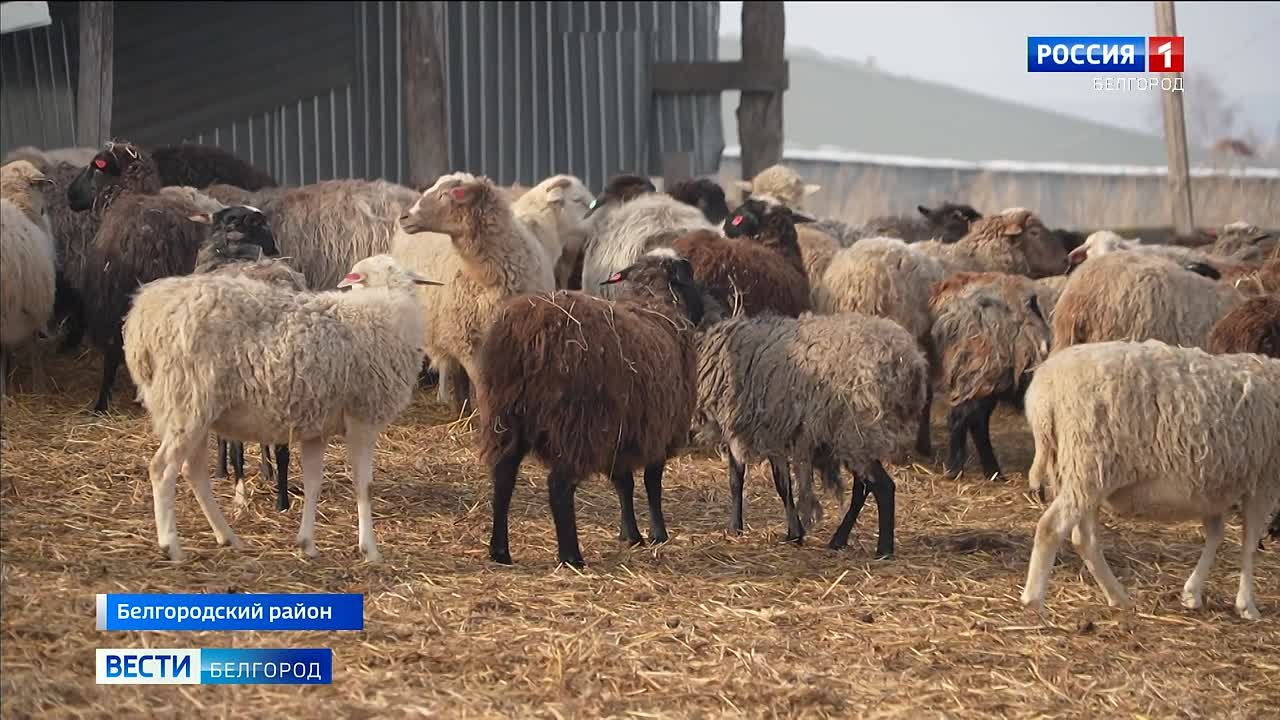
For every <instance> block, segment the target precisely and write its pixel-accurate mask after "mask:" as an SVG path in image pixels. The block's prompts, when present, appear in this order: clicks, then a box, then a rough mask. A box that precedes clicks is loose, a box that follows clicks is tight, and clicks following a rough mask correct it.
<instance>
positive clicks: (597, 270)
mask: <svg viewBox="0 0 1280 720" xmlns="http://www.w3.org/2000/svg"><path fill="white" fill-rule="evenodd" d="M618 181H619V179H618V178H615V179H614V181H613V182H612V183H611V184H619V185H622V186H623V188H624V192H623V193H622V194H621V195H616V196H615V195H614V194H613V192H612V191H611V190H610V188H606V189H605V191H604V192H602V193H601V194H600V195H599V196H598V197H597V198H596V204H595V206H594V207H593V208H592V209H591V210H590V211H589V212H588V217H590V218H591V222H590V225H589V230H588V236H587V241H586V244H585V245H584V247H583V251H582V283H581V287H582V289H583V291H584V292H587V293H590V294H592V295H597V296H599V297H603V298H606V299H612V298H613V296H614V293H615V288H614V286H613V285H609V284H601V283H602V282H603V281H604V280H605V279H607V278H608V277H610V276H611V275H612V274H613V273H614V272H616V271H618V270H620V269H621V268H624V267H627V266H628V265H630V264H631V263H632V262H634V261H635V259H636V258H638V257H640V256H641V255H643V254H644V253H645V252H648V251H649V250H652V249H654V248H655V247H659V243H658V242H655V241H654V238H655V237H666V238H668V239H670V238H674V237H677V236H679V235H683V234H685V233H689V232H693V231H694V230H712V231H715V230H716V228H715V226H714V225H712V224H711V223H709V222H707V219H706V217H705V216H704V215H703V214H702V211H701V210H699V209H697V208H695V207H692V206H689V205H686V204H684V203H682V202H680V201H679V200H676V199H675V198H673V197H671V196H670V195H665V194H662V193H657V192H647V191H645V192H643V193H642V194H638V195H636V193H639V192H642V191H641V188H643V187H644V186H643V185H640V184H638V183H634V182H633V183H631V184H622V183H619V182H618ZM646 182H647V181H646ZM627 197H634V199H632V200H626V198H627Z"/></svg>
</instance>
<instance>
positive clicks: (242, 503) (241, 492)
mask: <svg viewBox="0 0 1280 720" xmlns="http://www.w3.org/2000/svg"><path fill="white" fill-rule="evenodd" d="M231 467H232V470H233V471H234V472H235V474H236V495H235V504H236V506H237V507H240V508H243V507H246V506H248V504H249V499H248V496H247V494H246V490H247V488H246V487H245V484H244V443H242V442H238V441H237V442H233V443H231Z"/></svg>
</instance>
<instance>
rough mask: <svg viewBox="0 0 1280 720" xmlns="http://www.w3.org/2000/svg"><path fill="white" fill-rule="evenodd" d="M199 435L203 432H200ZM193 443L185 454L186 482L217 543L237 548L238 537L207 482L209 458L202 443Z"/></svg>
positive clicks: (239, 545)
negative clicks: (192, 446) (189, 450)
mask: <svg viewBox="0 0 1280 720" xmlns="http://www.w3.org/2000/svg"><path fill="white" fill-rule="evenodd" d="M201 435H202V436H203V435H204V434H203V433H201ZM193 445H194V446H195V447H194V449H193V450H192V451H191V453H189V454H188V455H187V463H186V466H185V468H184V469H183V472H182V474H183V475H185V476H186V478H187V484H188V485H190V486H191V492H192V494H193V495H195V496H196V502H197V503H199V504H200V510H201V511H202V512H204V517H205V519H206V520H208V521H209V527H210V528H212V529H213V536H214V537H215V538H217V540H218V544H219V545H222V546H223V547H226V546H228V545H229V546H231V547H234V548H239V547H241V546H242V545H241V543H240V538H238V537H236V534H235V532H233V531H232V530H231V526H230V525H228V524H227V518H226V517H225V516H224V515H223V514H222V510H221V509H220V508H219V507H218V501H217V499H216V498H214V497H213V485H212V484H211V483H210V482H209V458H208V456H206V455H205V449H204V443H193Z"/></svg>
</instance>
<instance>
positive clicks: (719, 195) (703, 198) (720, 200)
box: [667, 178, 729, 225]
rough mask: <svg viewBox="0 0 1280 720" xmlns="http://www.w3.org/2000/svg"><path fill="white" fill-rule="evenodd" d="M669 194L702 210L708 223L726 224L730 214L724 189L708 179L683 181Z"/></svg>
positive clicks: (673, 187) (676, 184)
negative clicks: (725, 221)
mask: <svg viewBox="0 0 1280 720" xmlns="http://www.w3.org/2000/svg"><path fill="white" fill-rule="evenodd" d="M667 194H668V195H670V196H671V197H673V198H675V199H676V200H679V201H680V202H682V203H684V204H686V205H692V206H693V207H696V208H698V209H699V210H701V211H702V214H703V216H705V217H706V218H707V222H709V223H711V224H712V225H719V224H720V223H722V222H724V219H725V217H726V216H727V215H728V214H729V204H728V203H727V202H725V198H724V188H721V187H720V186H719V185H718V184H716V182H715V181H713V180H709V179H707V178H698V179H695V180H681V181H680V182H678V183H675V184H674V185H673V186H672V187H671V190H669V191H668V193H667Z"/></svg>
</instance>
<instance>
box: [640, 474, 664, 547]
mask: <svg viewBox="0 0 1280 720" xmlns="http://www.w3.org/2000/svg"><path fill="white" fill-rule="evenodd" d="M665 467H666V463H661V462H659V463H654V464H652V465H649V466H647V467H645V469H644V493H645V496H646V497H648V499H649V542H652V543H654V544H655V545H656V544H658V543H664V542H666V541H667V540H669V539H670V536H669V535H667V519H666V517H665V516H663V514H662V472H663V470H664V469H665Z"/></svg>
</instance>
